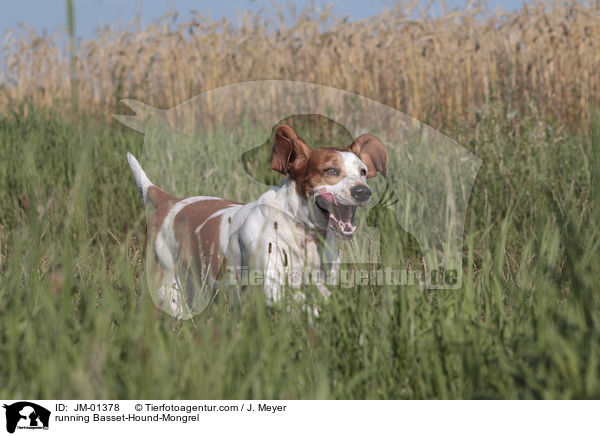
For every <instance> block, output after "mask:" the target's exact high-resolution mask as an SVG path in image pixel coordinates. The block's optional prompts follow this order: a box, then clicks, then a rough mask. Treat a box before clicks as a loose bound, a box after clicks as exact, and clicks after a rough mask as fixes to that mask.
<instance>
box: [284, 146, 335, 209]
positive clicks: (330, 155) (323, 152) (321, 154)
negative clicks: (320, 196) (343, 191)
mask: <svg viewBox="0 0 600 436" xmlns="http://www.w3.org/2000/svg"><path fill="white" fill-rule="evenodd" d="M340 151H346V150H339V149H337V148H319V149H317V150H314V151H313V152H312V153H311V154H310V155H309V156H308V159H307V160H306V161H305V162H304V163H303V165H302V166H301V167H299V168H298V171H297V172H296V173H295V174H294V175H293V177H292V174H290V178H293V179H294V180H295V181H296V189H297V190H298V194H300V196H302V197H303V198H308V196H309V193H310V191H311V190H312V189H313V188H314V187H315V186H318V185H335V184H336V183H338V182H339V181H340V180H342V179H343V178H345V177H346V169H345V167H344V159H343V158H342V155H341V154H340V153H339V152H340ZM329 168H336V169H337V170H338V171H339V173H338V174H337V175H332V174H327V169H329Z"/></svg>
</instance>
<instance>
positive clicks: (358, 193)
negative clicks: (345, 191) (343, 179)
mask: <svg viewBox="0 0 600 436" xmlns="http://www.w3.org/2000/svg"><path fill="white" fill-rule="evenodd" d="M350 195H352V198H354V199H355V200H358V201H367V200H368V199H369V197H370V196H371V190H370V189H369V187H368V186H367V185H356V186H355V187H354V188H352V189H351V190H350Z"/></svg>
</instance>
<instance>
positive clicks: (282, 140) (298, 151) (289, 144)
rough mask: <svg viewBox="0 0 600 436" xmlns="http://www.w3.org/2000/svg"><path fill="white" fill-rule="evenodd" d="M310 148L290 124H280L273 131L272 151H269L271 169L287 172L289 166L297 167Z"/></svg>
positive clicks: (305, 157) (304, 158)
mask: <svg viewBox="0 0 600 436" xmlns="http://www.w3.org/2000/svg"><path fill="white" fill-rule="evenodd" d="M310 152H311V149H310V147H309V146H308V145H306V143H305V142H304V141H303V140H302V138H300V136H298V134H297V133H296V131H295V130H294V129H292V128H291V127H290V126H286V125H281V126H279V127H277V130H276V131H275V139H274V140H273V151H272V152H271V169H273V170H275V171H277V172H278V173H281V174H288V173H289V170H290V167H291V166H294V167H298V166H299V165H300V164H301V163H302V162H304V161H305V160H306V159H307V158H308V155H309V154H310Z"/></svg>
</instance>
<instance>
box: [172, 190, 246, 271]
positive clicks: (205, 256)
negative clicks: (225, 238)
mask: <svg viewBox="0 0 600 436" xmlns="http://www.w3.org/2000/svg"><path fill="white" fill-rule="evenodd" d="M239 204H241V203H238V202H235V201H229V200H224V199H218V200H213V199H211V200H203V201H197V202H195V203H192V204H189V205H187V206H185V207H184V208H183V209H181V211H179V213H178V214H177V215H176V216H175V220H174V223H173V224H174V230H175V239H176V240H177V243H178V244H179V250H180V253H179V255H180V259H181V261H182V262H183V263H184V264H187V265H190V266H191V265H194V267H195V269H196V271H195V273H196V274H197V275H196V279H198V278H200V277H202V273H203V271H205V270H206V269H207V268H208V266H209V265H210V269H211V271H210V272H211V274H212V277H213V278H215V279H216V278H217V275H218V273H219V269H220V267H221V261H222V260H223V253H222V251H221V246H220V244H219V236H220V229H221V216H220V215H219V216H216V217H213V218H210V219H209V217H210V216H211V215H212V214H214V213H215V212H218V211H220V210H222V209H226V208H228V207H230V206H233V205H239ZM200 226H202V228H201V229H200V231H199V232H196V229H198V227H200Z"/></svg>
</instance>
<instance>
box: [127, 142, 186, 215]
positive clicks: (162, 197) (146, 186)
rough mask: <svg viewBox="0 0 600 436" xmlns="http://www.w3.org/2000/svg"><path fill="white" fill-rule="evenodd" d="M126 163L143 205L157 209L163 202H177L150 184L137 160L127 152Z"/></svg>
mask: <svg viewBox="0 0 600 436" xmlns="http://www.w3.org/2000/svg"><path fill="white" fill-rule="evenodd" d="M127 162H129V166H130V167H131V171H132V172H133V178H134V179H135V184H136V185H137V188H138V191H140V195H141V196H142V201H143V202H144V205H147V204H148V203H150V204H152V205H153V206H154V207H159V206H160V205H161V204H163V203H165V202H169V203H174V202H177V201H178V199H177V198H175V197H173V196H172V195H170V194H168V193H167V192H165V191H163V190H162V189H160V188H159V187H158V186H156V185H155V184H154V183H152V182H151V181H150V179H149V178H148V176H147V175H146V173H145V172H144V170H143V169H142V166H141V165H140V163H139V162H138V160H137V159H136V158H135V157H134V156H133V155H132V154H131V153H129V152H127Z"/></svg>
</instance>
